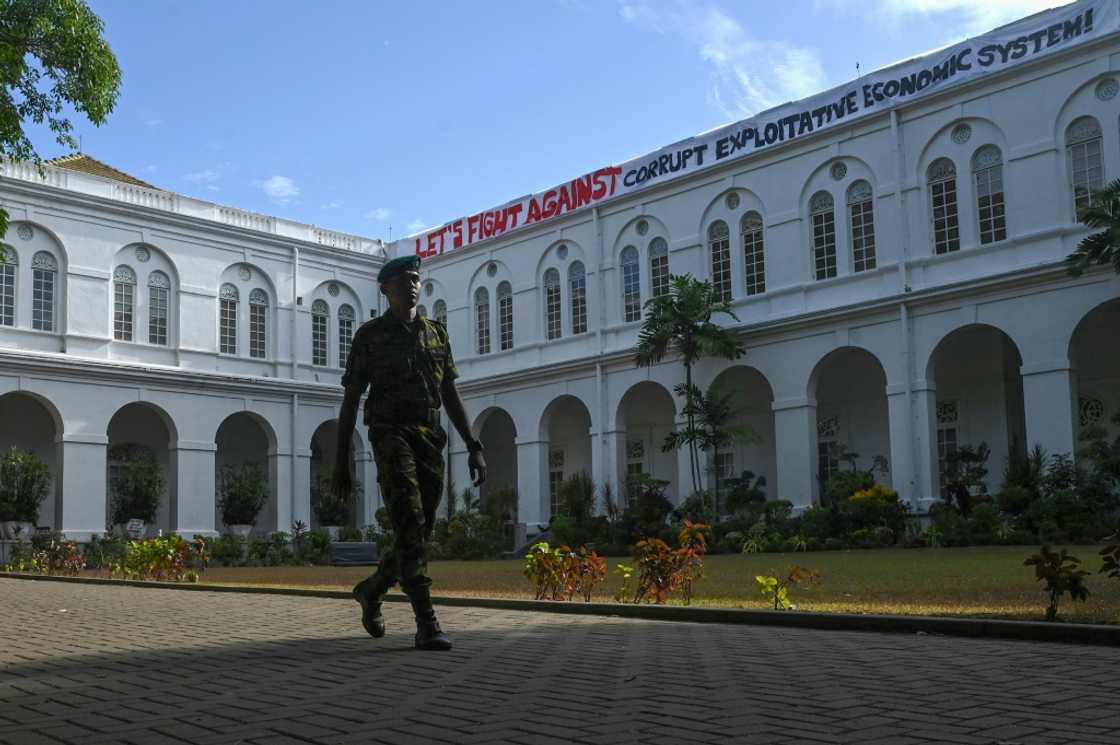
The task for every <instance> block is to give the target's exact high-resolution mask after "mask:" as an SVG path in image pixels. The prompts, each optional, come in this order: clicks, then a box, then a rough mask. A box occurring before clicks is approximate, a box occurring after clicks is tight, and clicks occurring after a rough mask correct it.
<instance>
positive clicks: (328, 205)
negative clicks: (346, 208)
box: [319, 202, 342, 210]
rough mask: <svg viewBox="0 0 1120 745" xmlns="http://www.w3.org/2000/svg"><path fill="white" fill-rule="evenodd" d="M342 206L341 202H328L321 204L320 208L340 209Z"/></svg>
mask: <svg viewBox="0 0 1120 745" xmlns="http://www.w3.org/2000/svg"><path fill="white" fill-rule="evenodd" d="M341 206H342V203H341V202H326V203H325V204H320V205H319V209H321V210H335V209H338V208H339V207H341Z"/></svg>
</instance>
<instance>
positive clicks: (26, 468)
mask: <svg viewBox="0 0 1120 745" xmlns="http://www.w3.org/2000/svg"><path fill="white" fill-rule="evenodd" d="M50 488H51V471H50V468H49V467H48V466H47V464H46V463H44V462H43V461H41V460H39V459H38V458H36V457H35V456H34V455H33V454H31V453H29V452H28V451H26V450H21V449H20V448H17V447H13V448H12V449H11V450H9V451H8V452H7V453H5V454H4V456H3V457H0V523H3V532H4V537H6V538H8V539H10V540H16V539H20V540H27V539H29V538H30V536H31V534H32V533H33V532H34V530H35V524H36V523H37V522H38V521H39V506H40V505H42V503H43V500H45V499H46V498H47V494H48V493H49V492H50Z"/></svg>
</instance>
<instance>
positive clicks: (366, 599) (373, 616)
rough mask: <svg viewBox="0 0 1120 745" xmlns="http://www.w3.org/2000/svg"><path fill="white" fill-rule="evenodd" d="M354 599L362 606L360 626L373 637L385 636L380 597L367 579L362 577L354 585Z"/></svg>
mask: <svg viewBox="0 0 1120 745" xmlns="http://www.w3.org/2000/svg"><path fill="white" fill-rule="evenodd" d="M353 592H354V599H355V600H357V601H358V604H359V605H360V606H362V626H364V627H365V629H366V631H367V632H368V633H369V635H370V636H372V637H373V638H374V639H380V638H381V637H383V636H385V617H384V616H382V615H381V597H382V594H381V593H378V592H377V591H376V590H375V589H374V588H373V587H372V586H371V584H370V581H369V579H368V578H367V579H363V580H362V581H361V582H359V583H358V584H356V585H354V590H353Z"/></svg>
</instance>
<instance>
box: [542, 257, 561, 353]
mask: <svg viewBox="0 0 1120 745" xmlns="http://www.w3.org/2000/svg"><path fill="white" fill-rule="evenodd" d="M560 318H561V316H560V272H558V271H556V270H555V269H549V270H548V271H547V272H545V273H544V328H545V338H547V339H559V338H560V335H561V334H562V333H563V331H562V329H561V323H560Z"/></svg>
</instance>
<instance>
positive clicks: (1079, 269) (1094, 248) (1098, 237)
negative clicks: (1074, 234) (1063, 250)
mask: <svg viewBox="0 0 1120 745" xmlns="http://www.w3.org/2000/svg"><path fill="white" fill-rule="evenodd" d="M1077 218H1078V219H1079V220H1080V221H1081V222H1082V223H1083V224H1084V225H1085V226H1087V227H1090V228H1093V229H1099V230H1100V232H1099V233H1093V234H1092V235H1088V236H1086V237H1085V238H1084V239H1082V241H1081V243H1080V244H1079V245H1078V246H1077V250H1076V251H1074V252H1073V253H1071V254H1070V255H1069V256H1067V257H1066V264H1067V266H1068V267H1069V273H1070V274H1072V275H1073V276H1075V277H1079V276H1081V275H1082V274H1083V273H1084V272H1085V270H1086V269H1087V268H1088V267H1089V266H1091V265H1102V264H1111V265H1112V268H1113V270H1114V271H1115V272H1116V273H1117V274H1120V179H1116V180H1115V181H1112V182H1110V183H1109V184H1108V186H1106V187H1104V188H1103V189H1101V190H1100V191H1098V192H1097V193H1096V194H1094V195H1093V200H1092V202H1091V203H1090V204H1089V206H1088V207H1085V208H1084V209H1082V210H1081V211H1080V212H1079V213H1078V214H1077Z"/></svg>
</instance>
